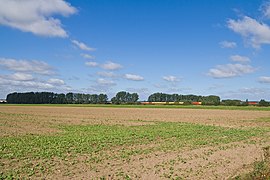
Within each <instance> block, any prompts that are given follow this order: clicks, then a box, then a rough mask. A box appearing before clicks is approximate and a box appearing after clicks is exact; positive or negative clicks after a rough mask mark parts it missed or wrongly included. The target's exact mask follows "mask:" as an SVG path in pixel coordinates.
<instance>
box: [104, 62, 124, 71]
mask: <svg viewBox="0 0 270 180" xmlns="http://www.w3.org/2000/svg"><path fill="white" fill-rule="evenodd" d="M122 67H123V66H122V65H121V64H117V63H114V62H111V61H108V62H107V63H105V64H102V65H101V68H103V69H106V70H118V69H121V68H122Z"/></svg>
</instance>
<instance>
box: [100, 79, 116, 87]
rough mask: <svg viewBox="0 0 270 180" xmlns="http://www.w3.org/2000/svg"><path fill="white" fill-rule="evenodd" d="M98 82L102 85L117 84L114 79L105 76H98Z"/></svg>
mask: <svg viewBox="0 0 270 180" xmlns="http://www.w3.org/2000/svg"><path fill="white" fill-rule="evenodd" d="M97 84H98V85H101V86H114V85H116V83H115V82H114V81H112V80H107V79H103V78H98V79H97Z"/></svg>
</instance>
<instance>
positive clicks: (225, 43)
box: [219, 41, 237, 48]
mask: <svg viewBox="0 0 270 180" xmlns="http://www.w3.org/2000/svg"><path fill="white" fill-rule="evenodd" d="M219 45H220V46H221V47H222V48H236V47H237V44H236V42H232V41H221V42H220V43H219Z"/></svg>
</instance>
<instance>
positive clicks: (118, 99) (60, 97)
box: [6, 91, 270, 106]
mask: <svg viewBox="0 0 270 180" xmlns="http://www.w3.org/2000/svg"><path fill="white" fill-rule="evenodd" d="M138 100H139V95H138V94H137V93H129V92H126V91H120V92H118V93H117V94H116V95H115V96H114V97H113V98H111V100H110V101H109V100H108V96H107V95H106V94H83V93H72V92H69V93H67V94H64V93H53V92H26V93H17V92H14V93H10V94H8V95H7V98H6V101H7V103H11V104H106V103H112V104H137V103H138ZM148 101H149V102H184V104H191V103H192V102H202V105H225V106H247V105H249V104H248V100H246V101H244V102H243V101H241V100H231V99H226V100H222V101H221V100H220V97H219V96H215V95H210V96H200V95H193V94H189V95H182V94H166V93H153V94H151V95H150V96H149V97H148ZM256 105H258V106H270V102H268V101H265V100H263V99H262V100H260V101H259V102H258V103H257V104H256Z"/></svg>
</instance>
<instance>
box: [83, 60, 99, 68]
mask: <svg viewBox="0 0 270 180" xmlns="http://www.w3.org/2000/svg"><path fill="white" fill-rule="evenodd" d="M85 65H86V66H90V67H96V66H98V63H97V62H94V61H88V62H86V63H85Z"/></svg>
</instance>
